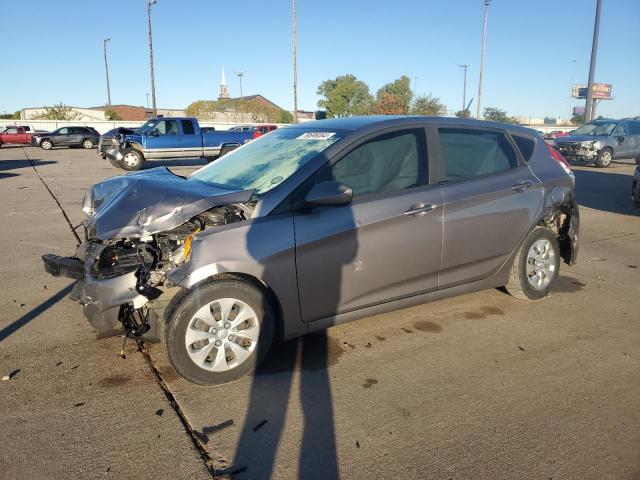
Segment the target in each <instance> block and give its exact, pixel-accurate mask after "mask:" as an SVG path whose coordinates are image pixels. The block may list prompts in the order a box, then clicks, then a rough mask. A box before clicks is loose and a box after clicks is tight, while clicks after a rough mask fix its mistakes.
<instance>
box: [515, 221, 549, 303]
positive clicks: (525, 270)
mask: <svg viewBox="0 0 640 480" xmlns="http://www.w3.org/2000/svg"><path fill="white" fill-rule="evenodd" d="M559 272H560V247H559V245H558V240H557V238H556V236H555V235H554V234H553V232H551V231H550V230H548V229H546V228H544V227H537V228H535V229H534V230H533V231H532V232H531V233H530V234H529V235H528V236H527V238H526V240H525V241H524V243H523V244H522V246H521V247H520V250H519V251H518V253H517V254H516V257H515V258H514V260H513V267H512V268H511V276H510V277H509V283H508V284H507V285H506V289H507V291H508V292H509V293H510V294H511V295H512V296H514V297H516V298H521V299H523V300H539V299H541V298H543V297H546V296H547V294H548V293H549V292H550V291H551V289H552V288H553V285H554V283H555V282H556V279H557V278H558V274H559Z"/></svg>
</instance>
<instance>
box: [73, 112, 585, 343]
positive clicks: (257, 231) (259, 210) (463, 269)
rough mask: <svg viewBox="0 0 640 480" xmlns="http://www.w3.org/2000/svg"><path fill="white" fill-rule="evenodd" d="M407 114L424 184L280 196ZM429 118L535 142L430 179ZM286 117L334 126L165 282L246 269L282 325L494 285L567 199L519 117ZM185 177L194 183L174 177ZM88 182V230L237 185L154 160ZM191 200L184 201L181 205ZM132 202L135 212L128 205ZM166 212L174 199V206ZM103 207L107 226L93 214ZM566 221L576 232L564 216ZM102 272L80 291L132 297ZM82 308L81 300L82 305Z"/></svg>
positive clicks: (432, 144) (434, 150) (433, 160)
mask: <svg viewBox="0 0 640 480" xmlns="http://www.w3.org/2000/svg"><path fill="white" fill-rule="evenodd" d="M416 125H419V126H423V127H424V128H425V131H426V132H427V134H428V137H427V146H428V157H429V183H428V184H427V185H425V186H423V187H417V188H413V189H410V190H405V191H400V192H395V193H392V194H385V195H379V196H371V198H366V197H362V198H360V199H358V198H356V199H354V201H353V202H352V203H351V204H349V205H348V206H336V207H330V206H316V207H313V208H306V209H296V208H292V206H291V205H290V204H289V203H288V200H289V199H290V197H291V195H292V192H294V191H295V190H296V189H297V188H298V187H299V186H300V185H303V184H304V182H305V181H306V180H307V179H308V178H310V177H311V176H312V175H314V173H315V171H317V170H318V169H319V168H320V167H321V166H322V165H324V164H325V163H326V162H331V163H333V162H335V161H337V159H339V158H340V157H341V156H342V155H343V154H344V153H346V152H348V151H349V150H351V149H352V148H354V147H355V146H357V145H359V144H360V143H362V142H364V141H366V140H367V139H369V138H371V137H372V136H377V135H379V134H383V133H387V132H389V131H394V130H398V129H405V128H415V127H416ZM435 125H438V126H439V125H455V126H460V125H467V126H474V127H482V128H493V129H495V128H499V129H502V130H503V131H506V132H508V133H514V134H518V135H523V136H529V137H530V138H533V139H535V141H536V142H537V147H536V149H535V151H534V153H533V156H532V158H531V159H530V161H529V162H527V163H525V162H524V161H523V160H522V159H521V158H520V161H521V165H520V166H519V167H518V168H515V169H513V170H510V171H508V172H503V173H499V174H493V175H487V176H486V177H484V178H480V177H478V178H475V179H472V180H468V181H464V182H458V183H455V184H447V185H439V184H438V183H437V178H438V177H437V175H438V171H439V169H440V165H439V164H440V162H441V158H440V152H439V149H438V139H437V137H436V136H435V135H437V133H436V132H435V129H434V126H435ZM291 128H298V129H302V130H313V131H340V132H341V135H342V137H343V138H342V139H341V140H339V141H337V142H336V143H335V144H333V145H332V146H330V147H329V148H328V149H327V150H325V152H323V153H322V154H321V155H318V157H316V158H315V159H314V160H312V161H310V162H309V163H308V164H307V165H305V166H304V167H303V168H301V169H300V170H299V171H297V172H296V173H294V174H293V175H292V176H291V177H289V178H288V179H286V180H285V181H283V182H282V183H281V184H280V185H279V186H278V187H276V188H274V189H273V190H272V191H270V192H268V193H267V194H265V195H264V196H263V197H262V198H259V199H258V200H257V203H256V205H255V209H254V210H253V216H252V218H251V219H249V220H247V221H243V222H237V223H231V224H228V225H225V226H222V227H213V228H209V229H207V230H205V231H203V232H201V233H199V234H197V235H196V236H195V237H194V240H193V242H192V246H191V249H192V253H191V260H190V261H189V262H186V263H185V264H183V265H182V266H180V267H178V268H176V269H174V270H171V271H169V272H168V273H167V278H168V279H169V280H170V281H171V282H173V283H174V284H176V285H179V286H181V287H183V288H186V289H188V288H192V287H193V286H195V285H197V284H198V283H199V282H202V281H208V280H210V279H212V278H213V279H215V278H218V277H219V276H220V275H230V274H231V275H241V276H242V277H243V278H253V279H255V281H256V282H259V283H260V284H262V285H263V286H264V288H266V289H268V290H269V291H270V292H272V294H273V298H274V299H275V301H276V303H277V307H278V308H277V309H278V310H279V311H281V313H282V319H283V324H282V336H283V337H284V338H291V337H295V336H298V335H301V334H304V333H307V332H308V331H310V330H317V329H320V328H324V327H326V326H329V325H332V324H336V323H341V322H343V321H348V320H353V319H356V318H360V317H363V316H366V315H369V314H372V313H380V312H384V311H389V310H392V309H394V308H399V307H402V306H408V305H413V304H416V303H420V302H422V301H426V300H429V299H434V298H442V297H444V296H449V295H453V294H459V293H464V292H466V291H473V290H477V289H480V288H490V287H497V286H501V285H504V284H505V283H506V281H507V278H508V275H509V272H510V268H511V263H510V262H511V261H512V259H513V256H514V255H515V252H516V250H517V248H518V246H519V244H520V243H521V241H522V239H523V238H524V237H525V236H526V235H527V233H528V232H529V231H530V230H531V229H533V228H535V226H536V224H537V223H539V222H540V221H542V220H543V218H544V216H545V215H546V214H549V212H554V211H556V210H557V209H559V208H560V207H561V206H563V205H564V206H566V205H568V204H569V203H570V202H572V200H573V190H574V188H573V184H572V179H571V177H570V176H569V175H567V174H566V173H565V172H564V171H563V170H562V168H561V167H560V166H559V165H558V164H557V163H556V162H555V161H554V160H552V159H551V157H550V155H549V152H548V151H547V150H546V148H544V144H543V140H542V139H541V137H539V136H538V135H534V134H532V132H531V130H529V129H524V128H519V127H514V126H505V125H499V124H494V123H491V122H479V121H474V120H458V119H448V118H426V117H366V118H357V119H339V120H326V121H317V122H310V124H307V125H296V126H294V127H291ZM541 145H542V147H541ZM205 168H206V167H205ZM156 170H158V169H156ZM160 170H161V169H160ZM169 175H171V176H172V177H173V178H170V177H169ZM123 178H124V179H125V180H122V179H123ZM522 181H529V182H531V185H530V186H529V188H526V189H524V190H523V191H515V190H512V187H513V186H514V185H517V184H518V183H520V182H522ZM105 184H106V185H105ZM187 184H188V185H189V187H190V188H191V187H193V188H194V189H196V190H198V192H197V193H196V194H194V193H193V192H191V191H189V188H186V187H182V186H179V185H187ZM131 185H136V186H135V187H132V186H131ZM138 188H142V190H141V191H144V192H145V193H149V194H152V192H153V191H154V190H161V192H157V193H154V194H153V195H155V196H154V198H153V200H150V199H149V198H147V197H146V195H136V194H135V192H136V191H138ZM121 189H122V190H121ZM123 190H124V192H125V193H122V191H123ZM92 191H93V192H94V193H92V196H91V199H92V200H91V201H92V202H95V204H99V203H100V201H102V202H103V206H102V208H103V209H104V210H103V211H104V212H105V213H102V214H101V213H100V212H98V213H96V215H94V217H93V220H90V222H94V223H95V234H96V235H98V233H97V232H98V230H99V231H100V236H101V238H106V237H108V236H110V235H116V236H119V235H125V234H126V235H132V236H142V235H145V234H147V233H151V232H154V231H156V232H157V231H162V230H164V229H165V228H172V226H177V225H179V224H181V223H182V222H184V221H186V220H187V219H188V218H191V217H192V216H193V215H196V214H197V213H200V212H201V211H202V210H201V208H203V207H204V208H203V209H206V208H210V207H213V206H216V205H220V204H221V202H222V201H224V202H227V203H242V202H244V201H247V200H248V198H249V195H250V192H232V193H230V194H226V193H223V192H221V191H220V189H218V188H217V187H213V186H211V185H207V187H206V188H205V187H201V186H197V187H196V184H195V183H193V180H189V181H187V180H184V179H181V178H180V177H176V176H173V175H172V174H170V173H168V172H166V171H165V172H159V171H147V172H141V173H138V174H134V175H127V176H125V177H117V178H116V179H112V180H111V181H106V182H103V183H102V184H99V186H97V188H94V189H93V190H92ZM127 191H129V193H128V194H127V193H126V192H127ZM553 192H555V193H553ZM207 193H208V194H207ZM125 199H126V201H124V200H125ZM205 199H206V200H205ZM193 202H195V204H197V205H198V206H197V208H194V207H192V204H193ZM560 202H564V203H562V205H560V204H559V203H560ZM95 204H93V203H92V204H91V205H92V206H95ZM420 204H429V205H433V209H431V210H430V211H429V212H426V213H424V215H405V214H404V213H405V212H406V211H407V210H411V209H412V208H413V207H415V206H416V205H420ZM205 205H207V206H205ZM116 207H121V208H123V209H126V213H120V210H119V208H116ZM576 208H577V207H576ZM97 210H100V205H98V207H97ZM141 211H142V212H146V213H144V214H142V215H139V212H141ZM106 212H109V214H108V215H107V214H106ZM177 212H181V213H180V214H179V215H175V214H176V213H177ZM576 214H577V212H576ZM100 215H102V217H100ZM140 218H143V221H142V222H140V221H139V219H140ZM170 219H171V220H170ZM146 220H149V221H146ZM103 221H104V222H105V225H107V226H99V225H98V224H100V223H102V222H103ZM141 223H142V225H140V224H141ZM575 233H576V241H577V223H576V230H575ZM443 239H444V243H443ZM474 256H475V260H474V258H472V257H474ZM327 268H332V269H333V272H332V273H333V275H338V276H339V278H340V279H341V282H340V289H339V292H338V297H339V298H338V299H337V302H336V303H333V300H334V299H331V300H330V301H326V300H327V299H324V298H323V295H322V292H323V288H324V286H325V283H323V282H327V281H331V280H332V276H331V275H327ZM88 275H89V276H90V272H88ZM113 280H119V282H110V281H109V282H110V283H109V285H107V283H106V282H105V283H104V284H103V285H100V284H99V283H95V281H94V280H91V279H88V281H87V286H85V292H86V291H87V288H91V289H92V290H91V295H93V296H92V302H94V303H96V304H97V302H100V303H99V307H100V309H101V312H105V311H110V312H113V311H115V310H117V309H116V308H114V307H116V302H119V301H121V300H123V299H125V302H134V301H135V300H134V298H135V297H133V296H134V295H137V292H135V288H134V289H132V288H131V279H130V278H124V277H123V278H119V279H118V278H117V279H113ZM102 287H104V288H102ZM119 289H121V290H122V291H119ZM85 314H87V315H91V314H92V313H91V312H87V311H86V309H85ZM93 315H97V314H95V313H93ZM112 315H113V314H111V317H109V318H110V319H112V318H113V316H112ZM96 318H97V317H96ZM109 322H110V320H107V321H104V322H102V323H103V324H104V325H107V324H109ZM92 323H93V324H94V326H95V324H98V323H100V322H98V321H95V322H92Z"/></svg>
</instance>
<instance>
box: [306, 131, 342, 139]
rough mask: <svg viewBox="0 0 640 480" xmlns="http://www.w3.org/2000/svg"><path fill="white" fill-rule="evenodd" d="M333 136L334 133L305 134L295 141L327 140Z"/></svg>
mask: <svg viewBox="0 0 640 480" xmlns="http://www.w3.org/2000/svg"><path fill="white" fill-rule="evenodd" d="M335 134H336V132H306V133H303V134H302V135H300V136H299V137H297V140H327V139H328V138H331V137H333V136H334V135H335Z"/></svg>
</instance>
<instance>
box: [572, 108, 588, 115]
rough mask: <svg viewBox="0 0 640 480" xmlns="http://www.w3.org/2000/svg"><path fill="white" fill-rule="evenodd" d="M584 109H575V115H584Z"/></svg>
mask: <svg viewBox="0 0 640 480" xmlns="http://www.w3.org/2000/svg"><path fill="white" fill-rule="evenodd" d="M584 111H585V110H584V107H573V114H574V115H584Z"/></svg>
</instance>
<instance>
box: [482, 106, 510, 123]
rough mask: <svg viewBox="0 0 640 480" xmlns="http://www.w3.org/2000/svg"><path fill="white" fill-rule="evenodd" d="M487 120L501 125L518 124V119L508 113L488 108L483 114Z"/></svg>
mask: <svg viewBox="0 0 640 480" xmlns="http://www.w3.org/2000/svg"><path fill="white" fill-rule="evenodd" d="M482 115H483V116H484V118H485V120H491V121H493V122H500V123H516V119H515V118H513V117H510V116H509V115H507V112H506V111H504V110H500V109H499V108H494V107H486V108H485V109H484V112H483V114H482Z"/></svg>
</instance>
